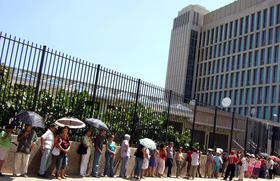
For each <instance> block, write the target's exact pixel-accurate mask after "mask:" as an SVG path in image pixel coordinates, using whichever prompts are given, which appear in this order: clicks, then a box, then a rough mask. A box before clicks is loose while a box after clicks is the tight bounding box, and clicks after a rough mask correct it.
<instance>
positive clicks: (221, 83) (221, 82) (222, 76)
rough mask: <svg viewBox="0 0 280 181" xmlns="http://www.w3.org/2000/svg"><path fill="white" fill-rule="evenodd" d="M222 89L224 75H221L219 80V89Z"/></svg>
mask: <svg viewBox="0 0 280 181" xmlns="http://www.w3.org/2000/svg"><path fill="white" fill-rule="evenodd" d="M223 88H224V75H221V79H220V89H223Z"/></svg>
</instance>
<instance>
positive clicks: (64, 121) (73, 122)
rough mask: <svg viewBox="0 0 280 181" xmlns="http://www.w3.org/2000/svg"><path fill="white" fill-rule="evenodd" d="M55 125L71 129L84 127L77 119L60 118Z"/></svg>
mask: <svg viewBox="0 0 280 181" xmlns="http://www.w3.org/2000/svg"><path fill="white" fill-rule="evenodd" d="M55 124H57V125H58V126H61V127H64V126H67V127H69V128H72V129H78V128H84V127H86V125H85V123H84V122H82V121H81V120H79V119H77V118H67V117H65V118H61V119H59V120H56V121H55Z"/></svg>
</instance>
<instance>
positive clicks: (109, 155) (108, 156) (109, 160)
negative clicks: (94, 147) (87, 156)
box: [104, 151, 115, 177]
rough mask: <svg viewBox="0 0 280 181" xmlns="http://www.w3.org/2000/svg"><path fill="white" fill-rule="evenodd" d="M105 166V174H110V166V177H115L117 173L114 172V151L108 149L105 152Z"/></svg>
mask: <svg viewBox="0 0 280 181" xmlns="http://www.w3.org/2000/svg"><path fill="white" fill-rule="evenodd" d="M105 159H106V161H105V168H104V176H105V175H108V167H109V165H110V167H109V169H110V172H109V173H110V174H109V177H113V176H114V175H115V174H114V160H115V157H113V154H112V153H109V152H107V151H106V153H105Z"/></svg>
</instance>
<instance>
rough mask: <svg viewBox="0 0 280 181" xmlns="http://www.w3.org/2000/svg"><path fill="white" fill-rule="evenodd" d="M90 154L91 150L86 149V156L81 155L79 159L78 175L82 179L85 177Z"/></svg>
mask: <svg viewBox="0 0 280 181" xmlns="http://www.w3.org/2000/svg"><path fill="white" fill-rule="evenodd" d="M90 154H91V149H90V148H88V149H87V154H84V155H82V159H81V166H80V175H81V176H82V177H85V176H86V175H87V167H88V162H89V158H90Z"/></svg>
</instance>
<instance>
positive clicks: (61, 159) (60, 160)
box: [56, 153, 67, 170]
mask: <svg viewBox="0 0 280 181" xmlns="http://www.w3.org/2000/svg"><path fill="white" fill-rule="evenodd" d="M66 165H67V155H65V154H63V153H60V155H59V156H58V157H57V159H56V170H64V169H65V168H66Z"/></svg>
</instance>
